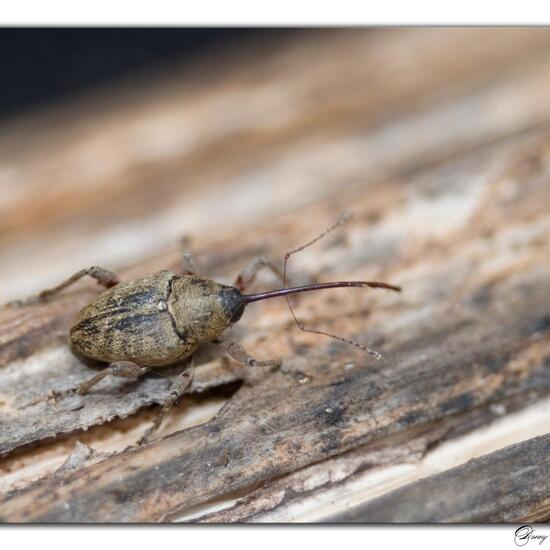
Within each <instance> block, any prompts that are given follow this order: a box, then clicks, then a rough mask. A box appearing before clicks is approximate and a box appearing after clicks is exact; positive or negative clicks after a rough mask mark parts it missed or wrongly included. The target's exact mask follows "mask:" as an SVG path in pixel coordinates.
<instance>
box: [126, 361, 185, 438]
mask: <svg viewBox="0 0 550 550" xmlns="http://www.w3.org/2000/svg"><path fill="white" fill-rule="evenodd" d="M192 380H193V366H192V365H191V367H190V368H189V369H186V370H185V371H183V372H182V373H181V374H179V375H178V376H177V377H176V378H175V379H174V381H173V382H172V385H171V386H170V392H169V394H168V397H167V398H166V400H165V401H164V403H163V404H162V408H161V410H160V412H159V414H158V416H157V417H156V418H155V421H154V422H153V425H152V426H150V427H149V428H148V429H147V430H146V431H145V433H144V434H143V435H142V436H141V438H140V439H139V441H138V443H137V444H138V445H143V444H144V443H147V442H149V441H150V439H151V436H152V435H153V434H154V433H155V432H156V431H157V430H158V428H159V426H160V425H161V424H162V421H163V420H164V417H165V416H166V415H167V414H168V411H169V410H170V409H171V408H172V407H173V405H174V404H175V403H176V402H177V401H178V399H179V398H180V397H181V396H182V395H183V394H184V393H185V392H186V391H187V389H188V388H189V386H190V385H191V382H192Z"/></svg>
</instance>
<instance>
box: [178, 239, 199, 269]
mask: <svg viewBox="0 0 550 550" xmlns="http://www.w3.org/2000/svg"><path fill="white" fill-rule="evenodd" d="M190 243H191V239H190V238H189V237H187V236H185V237H183V239H181V247H182V248H181V251H180V258H181V269H182V273H183V274H184V275H194V274H195V273H198V269H197V264H196V263H195V260H194V259H193V253H192V252H191V250H190V249H189V245H190Z"/></svg>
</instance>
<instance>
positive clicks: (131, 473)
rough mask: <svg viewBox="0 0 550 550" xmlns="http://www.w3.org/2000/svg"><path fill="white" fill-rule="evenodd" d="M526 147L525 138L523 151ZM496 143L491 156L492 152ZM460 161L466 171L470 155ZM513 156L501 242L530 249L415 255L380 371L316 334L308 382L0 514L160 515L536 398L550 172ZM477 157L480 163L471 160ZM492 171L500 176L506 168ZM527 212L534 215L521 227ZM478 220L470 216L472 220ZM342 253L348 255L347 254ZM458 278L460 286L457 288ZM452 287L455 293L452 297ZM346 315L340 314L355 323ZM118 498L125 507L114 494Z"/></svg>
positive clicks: (274, 387) (382, 329)
mask: <svg viewBox="0 0 550 550" xmlns="http://www.w3.org/2000/svg"><path fill="white" fill-rule="evenodd" d="M540 139H542V140H543V142H544V140H545V139H546V138H545V136H542V137H541V138H540ZM520 141H521V140H520ZM539 145H540V144H539ZM509 147H510V145H508V146H506V147H504V149H503V151H504V150H506V151H507V154H505V155H502V151H501V152H500V154H498V155H497V156H500V158H509V152H510V149H509ZM533 147H534V143H533V142H530V143H529V147H528V150H529V158H532V155H533V151H534V150H535V149H534V148H533ZM496 153H497V151H491V153H490V154H488V155H487V156H488V157H489V158H491V159H494V158H495V154H496ZM516 163H517V156H516V159H515V162H514V165H515V166H517V164H516ZM460 166H461V170H463V169H464V163H460ZM520 166H521V170H522V174H523V175H524V176H525V175H526V173H525V170H527V172H530V171H531V170H535V172H531V174H530V177H524V178H523V182H524V187H523V190H524V193H522V195H521V196H518V197H514V204H515V212H516V216H517V217H516V219H515V228H514V230H513V231H512V232H511V233H509V235H513V238H512V241H511V242H510V243H509V244H510V245H512V244H513V243H516V244H517V242H518V240H517V239H519V238H521V239H522V246H523V247H524V251H527V250H529V249H531V250H532V252H533V253H534V254H535V257H530V256H529V255H528V254H522V255H521V257H520V256H518V255H517V252H515V253H512V254H510V252H511V251H510V250H509V249H507V244H506V239H505V237H502V240H499V241H498V244H497V243H495V241H491V239H489V241H490V242H489V243H487V246H488V247H493V248H494V249H496V250H494V252H493V254H492V255H491V256H487V255H485V254H484V252H483V248H477V247H476V249H475V250H474V251H472V250H471V249H470V253H468V251H467V250H468V248H469V247H470V246H471V245H469V244H466V245H465V246H466V249H463V250H462V252H461V254H458V255H456V256H455V257H454V258H453V260H452V262H448V263H446V264H445V265H444V266H442V265H441V264H439V265H435V264H434V262H433V255H434V254H435V255H442V256H448V249H447V250H445V249H443V248H442V247H436V249H434V248H433V245H432V246H431V248H432V252H431V253H429V252H428V255H429V256H431V260H430V259H428V258H424V259H423V260H422V263H424V262H427V263H428V265H430V268H431V272H430V276H429V278H428V279H427V280H425V281H424V280H423V277H421V276H418V275H415V276H413V277H410V276H409V278H407V276H406V275H405V272H403V273H402V275H401V278H402V279H405V281H407V279H408V282H409V284H408V285H406V286H407V290H408V295H407V296H408V298H407V301H408V303H409V305H413V307H410V310H409V313H408V315H409V316H410V317H411V318H410V319H409V320H408V321H406V319H407V315H406V314H405V313H404V312H402V313H401V315H400V319H401V323H402V327H403V326H406V327H407V330H404V329H403V328H401V330H399V331H397V325H396V324H395V321H394V322H393V323H392V321H391V319H390V318H388V316H387V313H386V315H384V313H383V312H382V313H381V315H382V316H383V317H385V322H380V324H376V325H375V330H374V332H375V334H376V335H377V337H378V338H379V339H381V340H385V342H386V344H385V345H384V350H385V352H386V361H385V362H384V366H383V371H381V372H383V377H381V373H378V374H377V373H375V372H373V370H372V365H369V362H368V361H366V359H365V357H362V356H360V355H356V356H355V357H353V359H351V358H352V353H351V352H350V350H349V348H348V347H347V346H342V345H329V346H324V347H322V348H319V349H317V350H315V351H311V352H310V353H309V354H308V356H307V357H308V364H307V369H308V372H311V373H315V374H314V376H315V377H314V378H313V380H312V381H311V383H309V384H303V385H302V384H298V383H296V382H295V381H293V380H291V379H289V378H288V377H286V376H285V375H283V374H276V375H273V376H272V377H268V378H267V379H266V380H264V382H263V383H261V384H259V385H257V386H254V387H251V388H242V389H241V390H240V392H238V393H237V395H236V396H235V397H234V398H233V399H232V400H231V402H230V403H229V405H228V406H227V407H226V408H225V409H224V411H223V413H222V414H220V415H219V416H218V417H217V418H216V419H214V420H213V421H211V422H209V423H207V424H206V425H204V426H200V427H197V428H193V429H191V430H187V431H184V432H181V433H179V434H175V435H173V436H172V437H169V438H166V439H164V440H162V441H160V442H158V443H156V444H154V445H151V446H149V447H146V448H142V449H136V450H130V451H127V452H125V453H123V454H122V455H119V456H115V457H113V458H110V459H108V460H106V461H104V462H100V463H99V464H95V465H93V466H91V467H90V468H85V469H83V470H80V471H79V472H78V474H75V473H70V474H68V475H67V476H64V477H63V478H62V479H61V480H55V481H45V482H44V483H42V484H40V485H38V486H37V487H34V488H31V489H29V490H27V491H22V492H21V493H19V494H17V495H15V496H12V497H11V498H8V499H7V500H5V501H4V502H3V503H2V504H1V505H0V515H2V516H3V518H4V519H6V520H11V521H27V520H40V521H77V520H78V521H94V520H100V519H105V518H107V517H108V518H110V519H111V520H113V521H114V520H116V521H136V520H137V521H139V520H142V521H143V520H158V519H162V518H163V517H164V516H165V515H166V514H168V513H172V512H174V510H177V509H182V508H185V507H191V506H195V505H197V504H198V503H201V502H204V501H206V500H208V499H211V498H213V497H214V496H219V495H220V494H223V493H225V492H228V491H233V490H237V489H241V488H244V487H252V486H254V485H255V484H257V483H260V482H264V481H266V480H269V479H273V478H275V477H278V476H280V475H281V474H284V473H287V472H290V471H292V470H295V469H297V468H299V467H301V466H304V465H307V464H310V463H312V462H316V461H319V460H322V459H324V458H327V457H330V456H334V455H335V454H338V453H342V452H345V451H348V450H350V449H353V448H354V447H357V446H359V445H363V444H365V443H367V442H369V441H373V440H376V439H377V438H380V437H384V436H387V435H389V434H392V433H396V432H399V431H401V430H404V429H409V428H410V427H411V426H418V425H422V424H423V423H428V422H433V421H434V420H438V419H441V418H444V417H446V416H450V415H454V414H458V413H462V412H464V411H466V410H469V409H471V408H474V407H479V406H483V405H485V404H488V403H491V402H500V401H503V400H504V401H505V400H506V399H507V398H509V397H513V396H516V395H528V396H531V397H530V399H534V398H536V395H537V394H539V395H540V394H541V393H542V394H544V393H546V392H547V391H548V389H549V387H550V377H549V376H548V372H547V371H548V363H547V362H545V357H547V356H548V354H549V351H550V350H549V349H548V348H549V346H550V341H549V339H548V329H549V328H550V324H549V323H548V318H549V316H548V307H549V304H550V301H549V300H548V296H549V294H548V284H547V281H548V276H549V271H548V270H549V266H548V265H546V264H540V263H539V261H538V258H540V254H542V253H543V251H547V250H546V247H547V246H548V243H547V242H546V241H545V240H542V241H541V240H540V231H541V229H542V228H543V227H545V225H544V223H542V221H541V224H539V225H538V227H537V229H536V230H533V229H532V227H533V226H532V225H530V224H531V223H532V220H533V216H536V215H537V212H538V215H540V216H542V218H541V220H544V219H545V218H544V217H545V216H546V215H547V213H546V210H545V208H544V206H542V205H540V204H533V203H532V201H537V193H538V192H543V193H544V191H545V185H546V184H545V181H546V180H545V178H546V175H545V173H544V170H545V168H543V167H542V166H541V164H540V163H534V164H533V163H530V164H529V165H528V166H525V164H522V163H520ZM476 167H477V170H478V171H481V170H482V165H481V164H479V162H478V163H476ZM535 167H536V168H535ZM461 174H462V175H461V177H464V178H465V179H467V180H468V181H470V177H469V176H468V175H465V174H464V172H463V171H462V172H461ZM437 181H440V174H439V172H437V171H436V172H435V173H432V175H431V177H430V178H428V177H427V176H426V175H424V176H422V178H420V177H419V179H418V185H419V187H417V189H416V192H420V189H421V188H422V186H423V185H426V186H427V187H426V188H429V189H430V191H431V194H432V198H431V202H432V203H434V204H437V201H438V199H434V195H433V193H436V195H437V185H436V182H437ZM476 181H477V182H479V181H482V180H481V178H478V179H477V180H476ZM493 181H496V182H497V186H498V182H500V181H502V180H501V178H496V179H495V180H493ZM472 185H476V183H474V184H472ZM443 187H444V188H443V189H442V188H441V186H440V187H439V192H440V193H442V194H443V195H444V194H445V193H448V192H449V185H448V184H447V185H445V186H443ZM462 190H464V187H462ZM439 200H441V197H439ZM356 204H357V203H356ZM484 204H486V203H484ZM506 214H507V212H506V207H505V205H504V203H501V204H496V203H495V204H494V206H493V207H491V205H489V204H488V205H487V207H486V208H484V209H483V214H482V217H481V219H482V220H483V221H485V220H486V219H487V218H488V217H489V218H490V217H492V218H493V224H494V227H497V226H498V218H499V216H504V217H505V216H506ZM524 215H527V219H528V221H529V225H528V226H525V225H523V226H522V221H521V220H522V218H523V216H524ZM474 223H475V222H473V219H472V218H469V230H471V229H472V227H473V224H474ZM528 227H529V228H531V229H528ZM503 235H505V233H503ZM496 238H498V237H496ZM460 242H461V243H463V242H464V241H460ZM529 243H531V244H530V245H529ZM449 244H450V243H449ZM475 244H476V245H479V243H477V242H476V243H475ZM461 246H464V245H463V244H462V245H461ZM512 248H513V247H512ZM472 253H473V257H475V258H476V259H477V261H478V262H479V264H478V270H477V271H476V272H472V271H471V270H469V269H468V268H469V266H471V262H472V256H471V255H470V254H472ZM346 256H347V257H349V258H350V261H353V257H354V256H353V254H349V253H348V254H347V255H346ZM497 259H499V260H498V261H500V262H503V261H505V259H506V261H508V262H509V267H508V268H507V270H506V272H507V275H505V276H504V278H501V279H500V280H498V284H496V281H495V279H494V275H492V274H491V271H490V265H491V263H492V262H496V261H497ZM400 261H402V260H400ZM516 262H520V263H519V264H517V263H516ZM514 265H516V268H514ZM483 266H484V267H483ZM417 269H418V268H416V270H417ZM416 270H415V271H416ZM478 272H485V273H486V276H487V277H488V279H484V282H482V284H481V286H479V282H480V281H479V280H477V279H476V281H477V282H478V285H475V284H473V283H474V281H473V280H471V277H472V276H474V275H476V274H477V273H478ZM498 273H500V274H501V273H502V270H501V268H500V269H499V271H498ZM469 274H470V275H469ZM415 277H418V278H415ZM438 281H439V282H438ZM400 282H401V281H400ZM470 285H472V286H470ZM469 286H470V288H468V287H469ZM464 288H468V290H467V291H466V292H464V291H462V294H461V292H460V289H464ZM450 293H452V294H454V295H455V299H454V300H453V301H452V302H451V305H449V301H448V296H449V294H450ZM460 295H461V297H460V298H459V296H460ZM422 297H423V299H422ZM428 297H430V298H431V301H430V300H428ZM329 303H330V302H329ZM394 304H395V301H394ZM422 304H424V305H422ZM393 307H397V306H396V305H394V306H393ZM419 309H420V310H422V309H423V310H424V311H423V314H422V312H419ZM352 317H353V316H350V317H349V318H348V319H347V320H344V322H343V323H342V326H343V327H347V328H348V329H349V328H350V327H351V326H353V319H352ZM339 324H340V323H338V324H337V325H339ZM356 336H360V335H356ZM298 359H299V358H298ZM298 359H294V360H290V361H298ZM350 360H351V361H352V362H353V364H354V365H355V368H354V369H352V370H351V371H349V369H346V367H345V365H346V364H347V363H348V362H350ZM197 442H200V444H197ZM252 443H253V444H252ZM205 465H206V466H205ZM121 500H122V501H124V502H125V505H124V506H120V505H119V502H120V501H121Z"/></svg>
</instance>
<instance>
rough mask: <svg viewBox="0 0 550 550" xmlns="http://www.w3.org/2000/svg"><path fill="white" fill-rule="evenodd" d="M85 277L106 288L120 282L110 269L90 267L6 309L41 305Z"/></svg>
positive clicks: (9, 305) (11, 304)
mask: <svg viewBox="0 0 550 550" xmlns="http://www.w3.org/2000/svg"><path fill="white" fill-rule="evenodd" d="M85 275H88V276H89V277H92V278H93V279H95V280H96V281H97V282H98V283H99V284H100V285H102V286H104V287H105V288H111V287H112V286H115V285H116V284H118V283H119V282H120V279H119V278H118V276H117V275H116V274H115V273H113V272H112V271H109V270H108V269H104V268H103V267H97V266H92V267H88V268H86V269H81V270H80V271H77V272H76V273H75V274H74V275H72V276H71V277H69V278H68V279H66V280H65V281H63V282H62V283H60V284H58V285H57V286H54V287H52V288H47V289H46V290H43V291H42V292H39V293H38V294H35V295H33V296H29V297H28V298H24V299H22V300H14V301H13V302H8V303H7V304H6V307H22V306H28V305H31V304H40V303H44V302H47V301H48V300H49V299H50V298H51V297H52V296H53V295H55V294H57V293H59V292H61V291H62V290H63V289H64V288H67V287H68V286H70V285H72V284H73V283H76V282H77V281H78V280H79V279H81V278H82V277H84V276H85Z"/></svg>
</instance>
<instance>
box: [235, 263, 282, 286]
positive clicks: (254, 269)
mask: <svg viewBox="0 0 550 550" xmlns="http://www.w3.org/2000/svg"><path fill="white" fill-rule="evenodd" d="M265 268H267V269H269V270H270V271H271V272H272V273H273V274H274V275H275V276H276V277H278V278H279V279H280V280H281V281H283V274H282V273H281V271H280V269H278V268H277V267H276V266H275V265H274V264H273V263H272V262H270V261H269V260H266V259H265V258H261V257H260V258H257V259H256V260H254V261H253V262H252V263H251V264H250V265H249V266H248V267H247V268H246V269H243V271H241V272H240V273H239V274H238V275H237V277H236V279H235V282H234V283H233V286H234V287H235V288H238V289H239V290H240V291H241V292H244V291H245V290H246V289H247V288H248V287H249V286H250V285H251V284H252V283H253V282H254V280H255V279H256V275H258V273H259V272H260V271H261V270H262V269H265Z"/></svg>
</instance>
